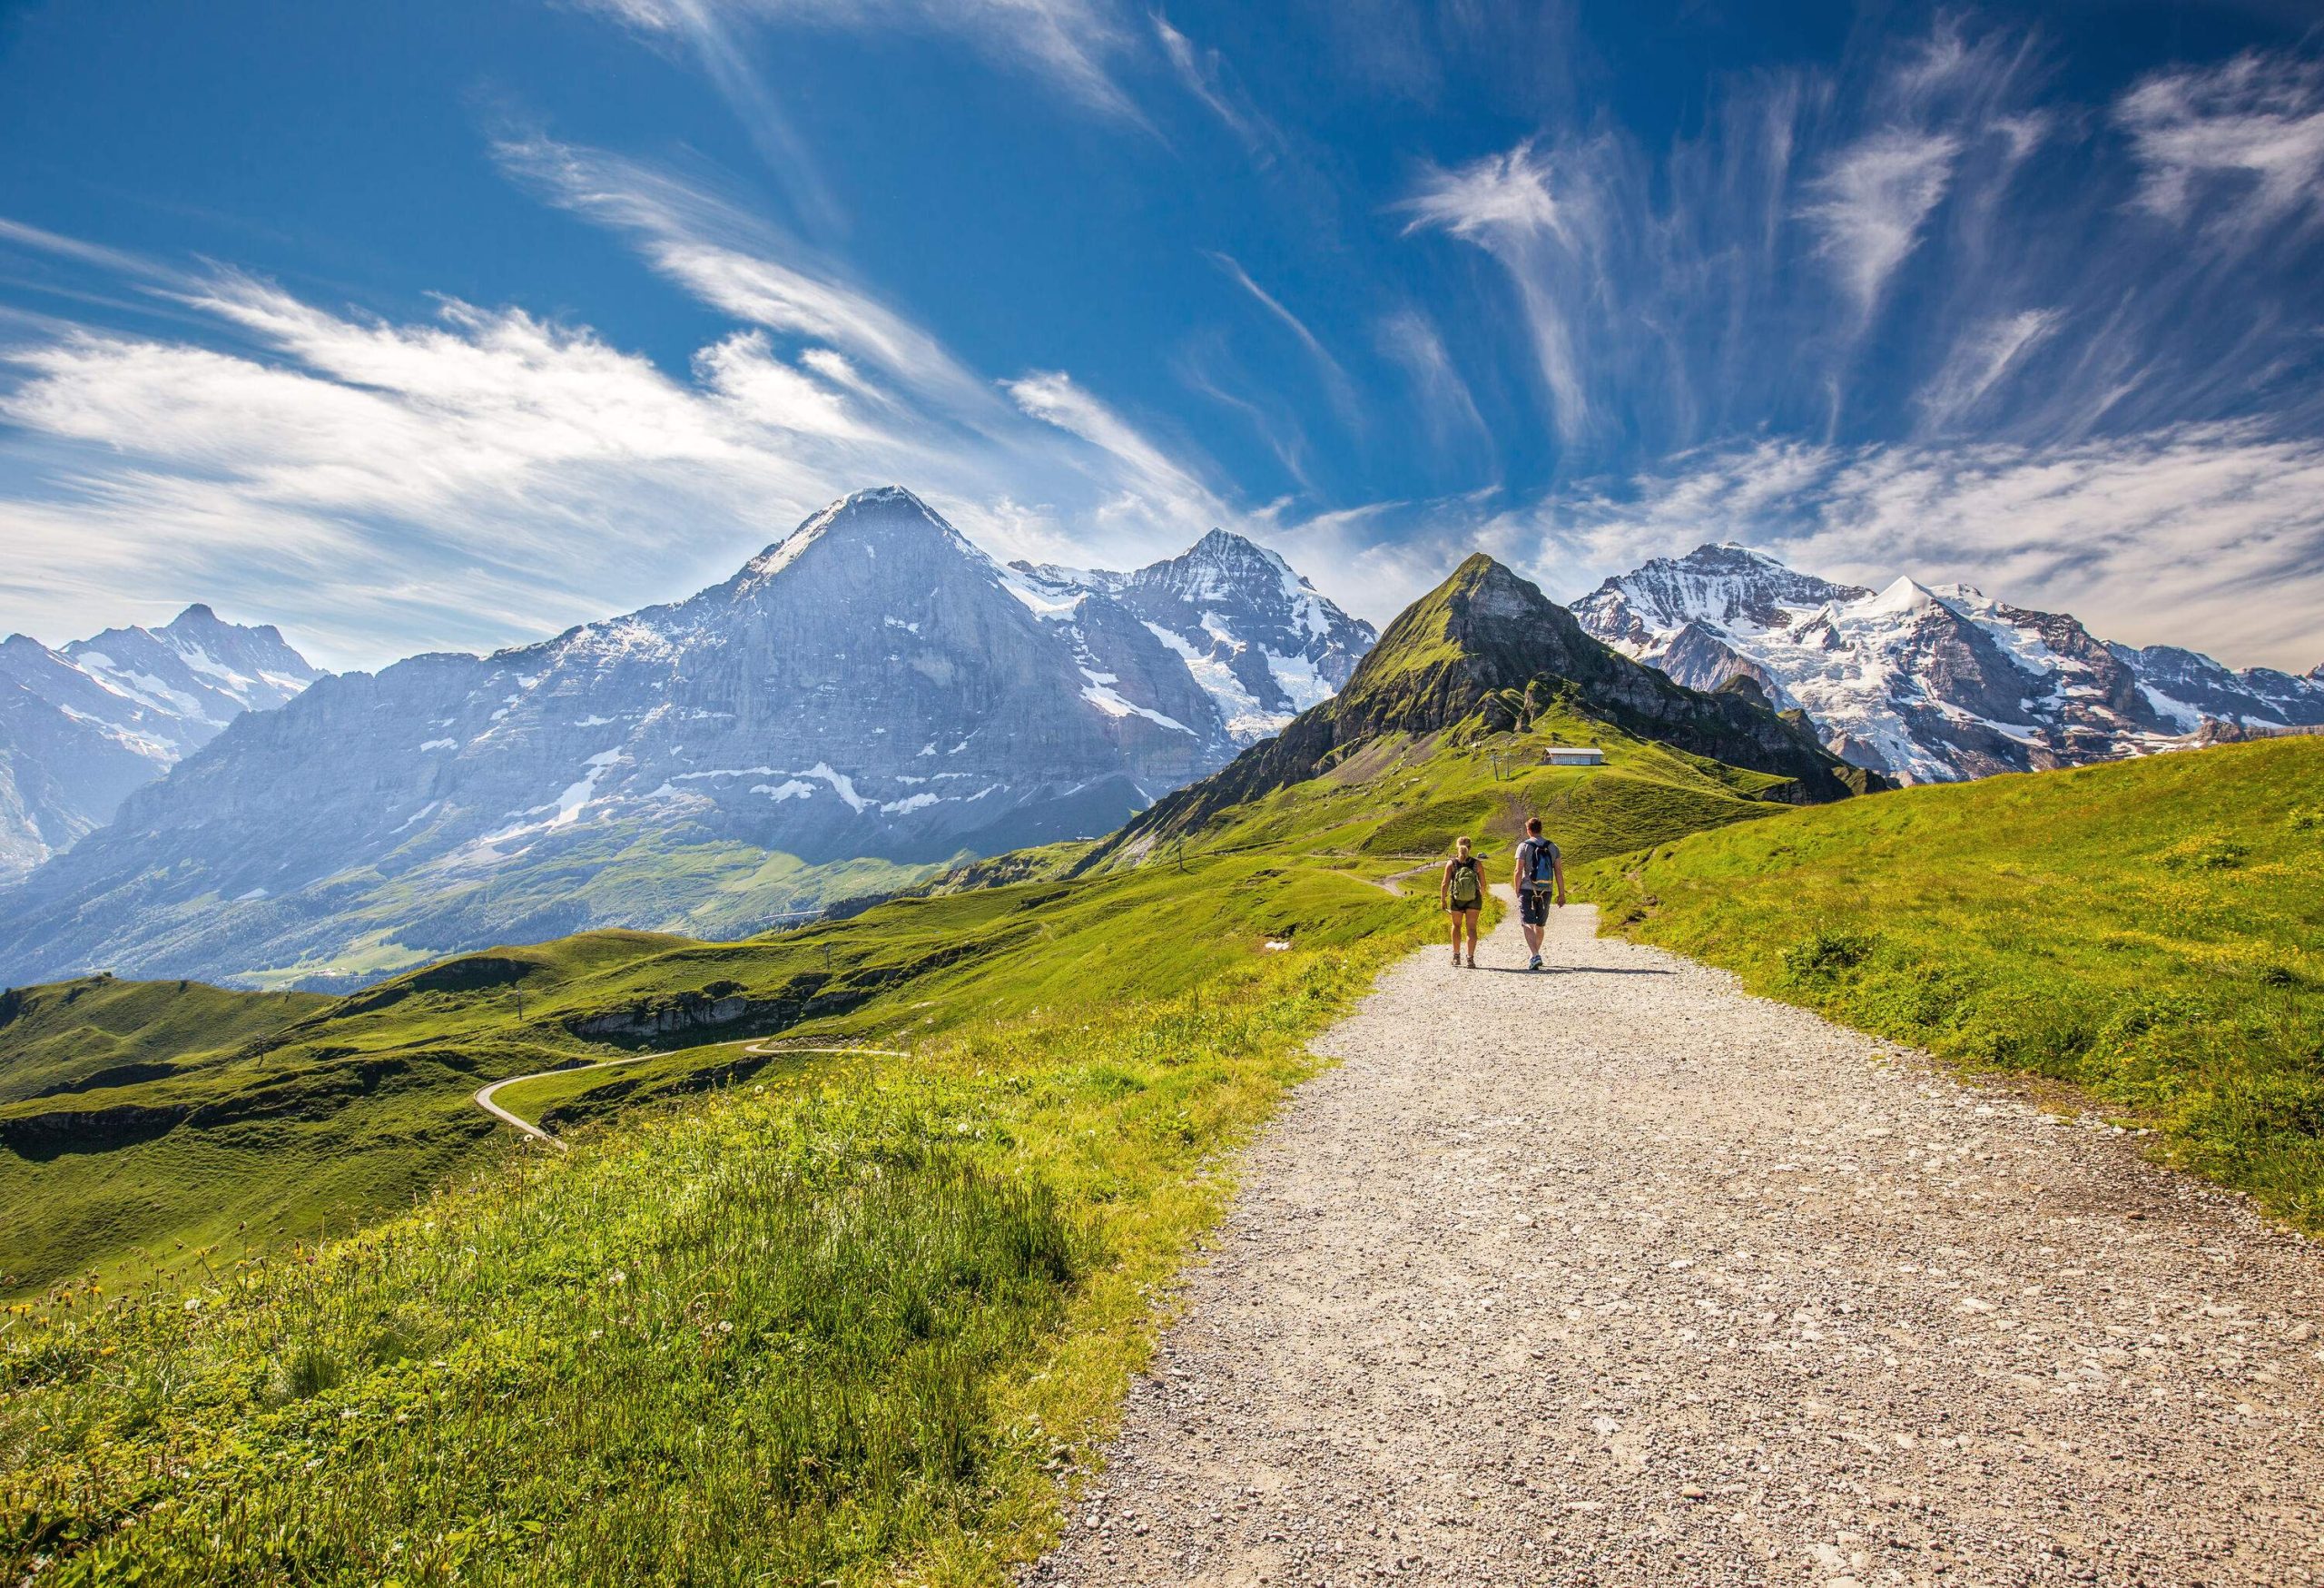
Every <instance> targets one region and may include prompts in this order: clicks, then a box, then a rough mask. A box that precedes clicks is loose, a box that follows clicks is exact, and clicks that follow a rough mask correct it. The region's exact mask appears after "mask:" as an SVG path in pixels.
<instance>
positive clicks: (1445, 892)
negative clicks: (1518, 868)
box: [1436, 838, 1485, 971]
mask: <svg viewBox="0 0 2324 1588" xmlns="http://www.w3.org/2000/svg"><path fill="white" fill-rule="evenodd" d="M1436 893H1437V899H1438V902H1441V903H1442V904H1443V906H1444V912H1445V914H1446V915H1448V916H1449V917H1451V918H1452V962H1453V963H1454V964H1456V965H1457V964H1459V963H1460V962H1461V928H1462V924H1463V923H1465V924H1466V925H1467V927H1468V929H1469V969H1470V970H1472V971H1473V970H1475V969H1476V968H1477V912H1479V911H1481V910H1482V909H1483V908H1484V907H1485V876H1484V872H1483V871H1482V869H1481V868H1480V867H1479V865H1478V863H1477V857H1476V856H1475V855H1473V854H1472V853H1469V841H1468V840H1467V839H1465V838H1455V839H1454V840H1453V841H1452V859H1451V860H1448V861H1446V862H1445V863H1444V875H1443V877H1442V878H1440V879H1439V880H1438V882H1437V886H1436Z"/></svg>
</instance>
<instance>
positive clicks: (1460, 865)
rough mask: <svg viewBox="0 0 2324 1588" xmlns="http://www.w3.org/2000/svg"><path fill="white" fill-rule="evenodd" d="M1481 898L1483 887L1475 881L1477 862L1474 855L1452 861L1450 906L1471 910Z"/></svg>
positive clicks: (1456, 908) (1482, 897)
mask: <svg viewBox="0 0 2324 1588" xmlns="http://www.w3.org/2000/svg"><path fill="white" fill-rule="evenodd" d="M1483 899H1484V889H1483V888H1482V886H1481V885H1480V884H1479V883H1478V882H1477V863H1476V860H1475V859H1474V857H1472V858H1470V859H1468V860H1456V861H1454V862H1453V863H1452V907H1453V908H1454V909H1455V910H1473V909H1475V908H1476V907H1477V905H1478V904H1480V903H1481V902H1483Z"/></svg>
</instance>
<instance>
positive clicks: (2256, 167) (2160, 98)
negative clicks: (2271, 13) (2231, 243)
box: [2114, 54, 2324, 234]
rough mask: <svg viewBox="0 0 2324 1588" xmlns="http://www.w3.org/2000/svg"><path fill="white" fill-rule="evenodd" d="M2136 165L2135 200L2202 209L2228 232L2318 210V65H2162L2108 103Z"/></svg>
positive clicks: (2179, 215)
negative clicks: (2167, 69) (2160, 69)
mask: <svg viewBox="0 0 2324 1588" xmlns="http://www.w3.org/2000/svg"><path fill="white" fill-rule="evenodd" d="M2114 118H2115V121H2116V122H2117V123H2118V124H2120V125H2121V127H2122V130H2123V131H2124V132H2125V133H2128V134H2129V135H2130V139H2131V145H2132V151H2133V153H2134V154H2135V155H2136V158H2137V160H2138V163H2139V166H2140V170H2141V181H2140V184H2139V195H2138V197H2139V202H2140V203H2141V204H2142V205H2143V206H2144V207H2145V208H2146V209H2148V210H2149V211H2151V212H2153V213H2155V214H2157V215H2160V216H2161V217H2162V218H2163V219H2164V220H2166V221H2185V220H2188V219H2190V218H2191V217H2192V216H2193V215H2194V214H2195V213H2196V212H2198V211H2199V210H2200V211H2202V212H2206V213H2208V214H2209V215H2210V216H2211V220H2212V222H2213V223H2214V224H2215V225H2216V226H2217V227H2219V228H2221V229H2222V230H2224V231H2226V232H2230V233H2239V234H2240V233H2248V232H2250V231H2252V230H2254V229H2257V228H2260V227H2264V226H2267V225H2268V224H2270V223H2271V222H2278V221H2286V220H2302V221H2307V222H2313V221H2315V220H2316V219H2318V218H2319V216H2324V64H2319V63H2317V62H2314V61H2304V60H2295V59H2290V58H2286V57H2283V56H2280V55H2265V54H2243V55H2239V56H2237V57H2236V58H2235V59H2234V60H2232V61H2230V62H2228V63H2226V64H2223V65H2218V66H2212V67H2208V68H2202V69H2197V70H2187V71H2174V72H2160V73H2155V74H2152V75H2150V76H2148V77H2146V78H2144V79H2142V81H2141V82H2140V83H2139V84H2137V85H2136V86H2134V87H2132V89H2131V90H2130V91H2129V92H2128V93H2126V94H2123V95H2122V99H2121V100H2120V101H2118V102H2117V103H2116V104H2115V106H2114Z"/></svg>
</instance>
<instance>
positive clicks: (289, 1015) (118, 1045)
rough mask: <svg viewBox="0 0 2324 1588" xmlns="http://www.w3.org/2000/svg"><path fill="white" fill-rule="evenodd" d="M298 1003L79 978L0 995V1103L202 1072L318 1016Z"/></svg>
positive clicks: (165, 984) (186, 986) (279, 997)
mask: <svg viewBox="0 0 2324 1588" xmlns="http://www.w3.org/2000/svg"><path fill="white" fill-rule="evenodd" d="M327 1002H328V1000H325V999H322V998H320V997H316V996H313V995H311V994H303V993H281V994H276V995H274V996H272V997H269V998H262V999H261V998H251V997H250V996H248V995H246V994H243V993H240V992H231V991H226V990H224V989H222V988H217V987H208V986H204V985H202V983H200V982H193V981H116V980H115V979H114V978H113V977H111V976H84V977H81V978H79V979H77V980H75V981H60V982H53V983H51V984H49V985H47V986H43V987H27V988H12V989H10V990H9V991H5V992H0V1103H11V1102H15V1101H18V1100H22V1099H25V1098H34V1097H39V1096H41V1095H43V1094H44V1093H54V1092H59V1091H64V1090H80V1089H86V1088H89V1087H93V1086H103V1085H105V1084H108V1083H111V1084H120V1083H121V1082H122V1081H123V1080H133V1079H151V1078H152V1076H151V1074H144V1075H131V1074H127V1073H124V1072H127V1071H141V1072H155V1073H158V1072H160V1071H162V1070H168V1069H171V1068H174V1067H176V1066H178V1065H182V1064H187V1063H200V1062H202V1061H203V1060H205V1059H206V1058H209V1057H211V1056H213V1055H223V1054H227V1053H231V1051H233V1050H236V1049H238V1048H241V1047H242V1046H243V1045H244V1044H246V1043H249V1042H251V1041H260V1040H261V1039H264V1038H266V1037H269V1036H271V1035H272V1034H273V1033H274V1032H276V1031H280V1030H281V1028H283V1027H284V1026H286V1025H289V1024H291V1022H292V1021H296V1020H298V1019H300V1017H302V1016H304V1015H308V1014H310V1013H312V1012H314V1011H316V1010H318V1009H320V1008H321V1007H323V1006H324V1005H325V1004H326V1003H327Z"/></svg>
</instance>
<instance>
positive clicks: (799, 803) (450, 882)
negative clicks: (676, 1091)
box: [0, 488, 1335, 981]
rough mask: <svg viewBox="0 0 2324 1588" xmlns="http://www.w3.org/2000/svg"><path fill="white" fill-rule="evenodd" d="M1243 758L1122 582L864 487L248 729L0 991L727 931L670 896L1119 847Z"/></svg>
mask: <svg viewBox="0 0 2324 1588" xmlns="http://www.w3.org/2000/svg"><path fill="white" fill-rule="evenodd" d="M1205 544H1206V545H1208V544H1209V542H1206V543H1205ZM1199 549H1200V548H1197V550H1199ZM1252 549H1253V550H1256V548H1255V547H1254V548H1252ZM1261 555H1262V556H1263V557H1264V555H1265V554H1261ZM1164 566H1166V567H1167V566H1168V565H1164ZM1282 571H1283V570H1281V568H1280V564H1279V563H1275V562H1274V561H1272V559H1270V560H1269V566H1268V570H1267V577H1268V578H1269V580H1270V582H1271V583H1280V580H1281V577H1282ZM1128 577H1129V578H1135V577H1137V576H1128ZM1219 605H1220V608H1221V609H1222V610H1226V609H1228V601H1227V597H1226V594H1225V593H1222V595H1221V597H1220V603H1219ZM1334 610H1335V609H1334ZM1234 749H1235V745H1234V741H1233V738H1232V737H1231V735H1230V734H1229V731H1228V729H1227V726H1226V721H1225V719H1224V717H1223V716H1222V715H1221V713H1220V712H1219V709H1218V707H1217V705H1216V704H1215V701H1214V697H1213V695H1211V693H1209V692H1208V691H1207V690H1206V689H1205V688H1204V687H1203V686H1201V684H1200V683H1199V682H1198V681H1197V678H1196V675H1195V674H1194V672H1193V671H1192V669H1191V668H1190V667H1189V666H1188V665H1187V662H1186V660H1185V659H1184V657H1183V656H1181V654H1180V653H1179V652H1178V651H1177V649H1175V648H1173V647H1172V646H1168V645H1167V644H1165V643H1164V641H1163V640H1162V639H1161V638H1159V637H1157V636H1156V634H1155V633H1154V632H1153V631H1152V630H1151V629H1149V628H1148V627H1147V625H1146V623H1145V622H1144V620H1142V619H1141V618H1139V617H1138V616H1137V615H1136V612H1135V610H1134V609H1132V608H1131V607H1128V606H1127V605H1126V604H1125V603H1124V602H1123V601H1122V600H1121V599H1120V597H1118V596H1117V595H1112V594H1108V593H1107V592H1104V591H1102V590H1099V589H1098V588H1096V587H1094V586H1087V587H1086V586H1083V585H1073V584H1070V583H1069V582H1065V581H1060V580H1059V579H1058V578H1055V577H1049V576H1044V575H1041V574H1039V573H1030V574H1029V573H1026V572H1023V571H1019V570H1012V569H1007V568H1003V567H1000V566H999V565H997V564H996V563H994V562H993V561H992V560H991V559H990V557H987V556H986V555H985V554H984V553H983V552H981V551H980V550H979V549H978V548H977V547H974V546H972V545H971V544H970V542H969V541H967V540H966V539H964V538H962V537H961V536H960V534H959V533H958V532H956V531H955V530H954V529H953V528H951V527H950V525H948V524H946V523H945V522H944V521H943V520H942V519H941V518H939V517H938V516H937V515H936V514H934V513H933V512H931V511H930V510H929V508H927V507H925V506H924V505H923V504H922V503H921V501H920V500H919V499H918V498H915V497H913V496H912V495H911V493H910V492H908V491H904V490H901V489H897V488H889V489H884V490H874V491H865V492H862V493H860V494H858V495H856V496H852V497H850V498H846V499H845V500H844V501H842V502H839V503H836V504H834V505H833V506H832V507H831V508H827V509H826V510H824V511H823V512H822V513H819V514H817V515H815V516H814V517H813V518H810V519H808V520H807V521H806V522H805V523H804V524H803V525H801V526H800V528H798V529H797V530H795V531H794V532H793V534H791V535H790V536H789V537H787V538H784V539H783V540H782V541H781V542H780V543H778V544H776V545H774V546H773V547H769V548H768V549H767V550H766V551H765V552H763V553H762V554H761V555H760V556H758V557H754V558H753V559H752V560H751V562H750V563H749V564H747V565H746V566H745V567H743V569H742V570H741V571H740V572H739V573H737V574H736V575H735V576H734V577H733V578H731V579H729V580H727V581H726V582H725V583H724V584H722V585H719V586H716V587H713V588H711V589H707V590H704V591H703V592H701V593H700V594H698V595H696V596H694V597H690V598H688V599H686V600H684V601H680V602H676V603H675V604H672V605H669V606H663V607H647V608H645V610H642V611H639V612H635V613H631V614H629V615H627V616H621V617H615V618H611V619H608V620H606V621H604V622H600V623H592V624H587V625H585V626H581V627H578V628H576V629H573V630H571V631H569V632H567V633H566V634H563V635H560V636H557V637H556V638H555V639H552V640H548V641H546V642H544V643H542V644H539V645H534V646H524V647H522V648H519V649H515V650H509V651H504V652H501V653H499V654H497V655H494V656H463V655H433V656H415V657H412V658H411V659H409V660H408V661H404V662H399V663H398V664H396V665H395V666H390V667H388V668H385V669H383V670H382V671H380V672H379V674H377V675H376V676H374V675H369V674H359V673H353V674H347V675H343V676H337V677H332V678H327V679H325V680H323V681H322V682H320V683H319V684H317V685H316V686H313V687H312V688H310V689H309V690H308V691H307V692H306V693H305V694H303V695H300V697H299V698H298V699H297V700H296V701H294V702H292V703H291V705H289V706H287V707H285V708H284V709H282V710H281V711H276V712H269V713H264V714H259V715H250V716H246V717H244V718H242V719H241V720H240V721H238V722H236V723H235V724H234V725H232V726H231V727H230V728H229V729H228V730H227V731H226V732H225V733H224V734H222V735H220V736H219V737H218V739H217V740H216V742H215V743H213V744H212V745H210V746H209V747H208V748H206V749H205V750H203V751H202V753H201V754H199V755H194V756H192V757H191V758H190V759H188V760H187V761H186V762H184V763H183V764H181V765H180V766H179V767H178V768H177V769H176V771H175V772H173V773H172V774H171V775H170V776H169V777H168V778H167V779H166V780H164V781H163V782H162V783H160V784H155V785H153V786H152V787H149V788H145V789H142V790H140V791H138V792H137V793H136V794H133V795H131V796H130V797H129V799H128V800H127V801H126V802H125V803H124V804H123V807H122V810H121V813H120V814H119V816H118V817H117V819H116V820H115V821H114V823H113V825H112V826H110V827H109V828H106V829H104V830H103V831H101V832H98V833H93V834H91V835H90V836H89V837H88V838H86V839H84V841H83V842H82V843H79V844H78V845H76V846H75V847H74V849H72V850H71V851H69V852H68V853H65V854H64V855H62V856H60V857H58V858H57V859H56V860H54V862H52V863H49V864H48V865H47V866H45V867H44V868H43V869H42V870H41V871H39V872H38V873H34V875H33V876H32V877H31V878H29V879H28V880H27V881H26V882H25V883H24V884H22V885H21V886H20V887H19V888H17V889H16V890H15V893H14V894H13V895H11V896H9V897H6V898H5V899H0V981H28V980H47V979H52V978H54V977H55V976H59V975H63V974H68V973H73V972H79V971H83V970H86V969H94V968H116V969H119V970H121V971H123V972H135V973H140V974H146V975H164V974H165V975H199V976H203V977H207V978H212V979H216V978H222V977H234V976H249V975H252V974H255V973H259V972H284V971H286V970H299V971H305V970H310V969H311V970H317V971H320V970H321V969H323V968H324V967H326V966H336V967H338V968H339V969H340V971H342V972H362V971H363V970H365V969H366V968H369V969H372V970H374V971H376V970H384V969H393V968H399V966H400V965H401V964H403V963H408V962H410V961H411V960H412V959H413V958H415V957H419V956H421V955H427V956H433V955H435V954H438V953H442V952H452V951H455V950H459V949H466V948H475V947H482V946H487V945H488V944H490V943H492V942H506V941H524V940H529V939H537V938H541V937H547V936H554V935H556V934H559V933H562V932H572V931H577V930H581V929H583V928H586V927H591V926H613V925H623V926H660V925H665V924H678V923H680V922H684V923H685V924H688V925H690V926H694V927H700V926H702V925H704V923H705V922H704V917H702V916H701V915H699V914H684V913H682V912H678V905H677V904H676V903H674V902H673V901H677V902H684V903H689V904H690V903H693V902H700V901H701V900H703V899H704V898H705V897H710V898H713V899H714V898H716V897H718V896H720V895H721V894H722V893H734V894H735V896H737V897H742V896H743V895H744V894H745V893H747V891H748V890H750V889H752V888H754V887H757V886H758V885H759V883H760V882H761V881H762V880H763V874H764V873H767V871H768V868H770V867H771V866H773V865H774V864H775V862H776V860H778V859H780V860H781V861H782V862H783V863H784V864H788V865H790V866H793V868H794V869H795V868H796V867H798V866H799V865H800V864H802V863H804V864H808V865H836V864H839V863H848V862H855V861H861V860H862V859H864V857H874V858H876V859H879V860H881V861H885V862H893V863H906V864H911V863H932V862H938V861H942V860H946V859H950V858H951V857H954V856H956V855H960V854H961V853H971V854H989V853H996V852H999V851H1001V850H1005V849H1009V848H1014V847H1017V846H1019V845H1023V844H1029V843H1041V842H1046V841H1049V840H1051V839H1057V838H1066V837H1078V836H1084V835H1089V834H1094V833H1103V832H1105V831H1107V830H1108V829H1109V828H1112V827H1114V826H1116V825H1118V824H1120V823H1121V822H1122V821H1123V820H1124V819H1125V818H1126V817H1128V815H1130V814H1132V813H1134V812H1136V811H1137V810H1139V809H1141V808H1143V807H1144V806H1146V805H1147V804H1149V803H1150V802H1151V801H1152V800H1153V799H1154V798H1155V797H1156V796H1157V795H1159V794H1163V793H1165V792H1167V790H1169V789H1172V788H1176V787H1177V786H1178V785H1180V784H1184V783H1186V782H1187V781H1189V780H1191V779H1193V778H1195V777H1197V776H1200V775H1201V774H1204V773H1206V772H1208V771H1210V770H1212V769H1214V768H1215V767H1216V766H1218V765H1219V764H1222V763H1223V762H1224V761H1225V760H1226V758H1227V757H1228V756H1229V755H1232V754H1233V753H1234ZM906 880H908V879H906ZM880 881H888V882H889V884H890V885H893V881H894V879H893V878H892V876H890V877H883V878H874V879H872V882H871V883H867V884H866V885H877V883H878V882H880ZM777 892H778V896H779V895H780V890H778V891H777ZM748 896H750V897H753V898H755V897H757V896H758V895H757V894H755V893H750V894H749V895H748ZM782 902H789V900H787V899H784V900H783V901H782ZM715 923H716V924H717V925H720V926H723V927H724V928H725V929H726V930H729V931H748V930H755V929H757V928H759V927H763V925H765V924H767V923H768V922H767V921H766V920H765V919H763V918H760V919H753V918H752V916H751V915H750V913H749V912H748V911H747V910H744V909H742V908H741V907H739V906H738V908H737V911H736V912H733V913H731V914H730V915H729V916H724V917H718V918H715Z"/></svg>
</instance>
